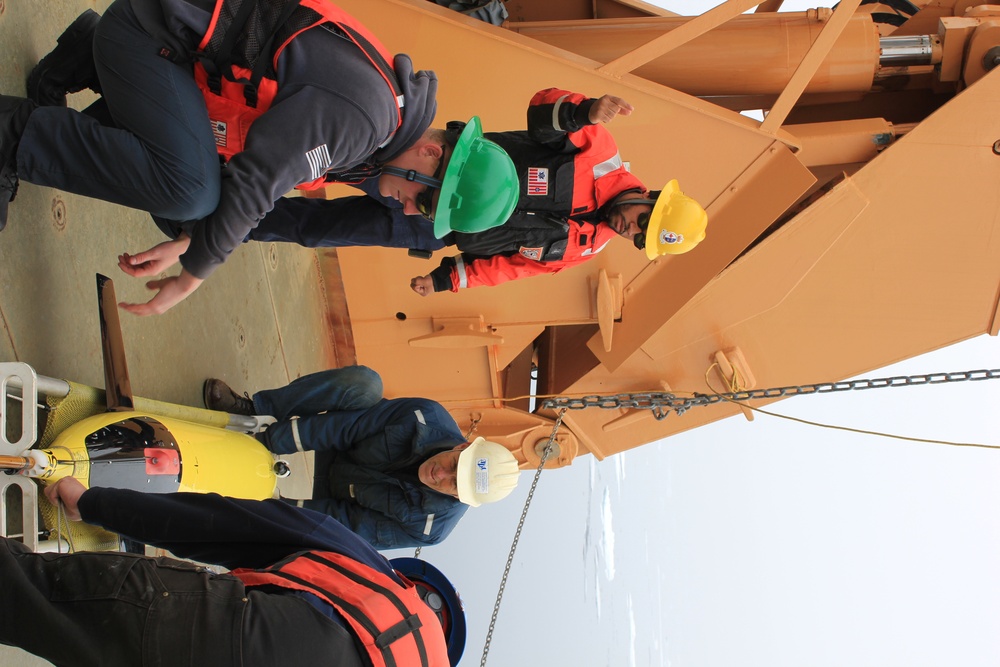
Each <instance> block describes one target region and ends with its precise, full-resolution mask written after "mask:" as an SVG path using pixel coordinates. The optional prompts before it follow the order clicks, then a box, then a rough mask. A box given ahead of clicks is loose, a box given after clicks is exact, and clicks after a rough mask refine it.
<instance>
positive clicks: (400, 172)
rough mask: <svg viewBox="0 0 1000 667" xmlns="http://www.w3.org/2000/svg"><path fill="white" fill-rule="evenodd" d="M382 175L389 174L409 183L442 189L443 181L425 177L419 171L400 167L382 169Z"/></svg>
mask: <svg viewBox="0 0 1000 667" xmlns="http://www.w3.org/2000/svg"><path fill="white" fill-rule="evenodd" d="M382 173H383V174H388V175H390V176H399V177H400V178H404V179H406V180H408V181H413V182H414V183H420V184H421V185H426V186H428V187H431V188H437V189H438V190H440V189H441V180H440V179H437V178H434V177H433V176H425V175H424V174H421V173H420V172H419V171H416V170H414V169H400V168H399V167H389V166H385V167H382Z"/></svg>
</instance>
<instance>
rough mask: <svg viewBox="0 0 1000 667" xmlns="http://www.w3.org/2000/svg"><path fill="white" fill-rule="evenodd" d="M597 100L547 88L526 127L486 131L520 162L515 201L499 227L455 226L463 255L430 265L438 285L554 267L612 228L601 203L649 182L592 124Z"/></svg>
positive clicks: (610, 234)
mask: <svg viewBox="0 0 1000 667" xmlns="http://www.w3.org/2000/svg"><path fill="white" fill-rule="evenodd" d="M595 102H596V100H593V99H590V98H587V97H585V96H584V95H580V94H578V93H570V92H567V91H564V90H558V89H556V88H549V89H547V90H543V91H541V92H539V93H536V94H535V96H534V97H533V98H532V99H531V104H530V106H529V108H528V131H527V132H493V133H487V134H486V135H485V136H486V138H487V139H490V140H491V141H495V142H496V143H497V144H499V145H500V146H501V147H502V148H503V149H504V150H505V151H507V153H508V155H510V157H511V159H512V160H513V161H514V165H515V166H516V167H517V172H518V176H519V180H520V188H521V191H520V197H519V199H518V203H517V208H516V209H515V210H514V213H513V214H512V215H511V217H510V218H509V219H508V221H507V222H506V223H504V224H502V225H499V226H498V227H494V228H492V229H488V230H486V231H484V232H478V233H475V234H463V233H457V232H456V233H453V238H454V242H455V245H456V246H458V249H459V250H461V251H462V255H459V256H457V257H449V258H446V259H445V260H443V261H442V263H441V266H440V267H438V268H437V269H435V270H434V271H432V272H431V276H432V278H433V280H434V289H435V291H443V290H451V291H458V290H459V289H462V288H467V287H479V286H486V285H498V284H500V283H503V282H506V281H508V280H516V279H518V278H526V277H529V276H535V275H540V274H543V273H558V272H559V271H562V270H563V269H566V268H568V267H571V266H576V265H577V264H580V263H582V262H584V261H586V260H588V259H590V258H591V257H593V256H594V255H596V254H597V253H598V252H600V251H601V250H603V249H604V247H605V246H606V245H607V244H608V242H609V241H610V240H611V239H612V238H614V237H615V236H617V234H616V233H615V231H614V230H613V229H612V228H611V227H610V226H608V225H607V224H606V222H605V221H604V214H605V212H606V211H605V210H604V208H605V207H606V206H607V205H608V204H609V203H611V202H612V201H613V200H614V199H615V198H616V197H617V196H618V195H620V194H622V193H623V192H628V191H638V192H642V191H645V190H646V186H645V185H643V183H642V182H641V181H640V180H639V179H638V178H636V177H635V176H634V175H632V174H631V173H630V172H629V171H628V170H627V169H626V168H625V165H624V163H623V162H622V159H621V156H620V155H619V153H618V146H617V144H615V141H614V138H613V137H612V136H611V133H610V132H608V130H607V129H605V128H604V126H603V125H591V124H590V121H589V119H588V115H589V113H590V108H591V107H592V106H593V104H594V103H595Z"/></svg>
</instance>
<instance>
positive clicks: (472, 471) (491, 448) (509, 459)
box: [456, 438, 521, 507]
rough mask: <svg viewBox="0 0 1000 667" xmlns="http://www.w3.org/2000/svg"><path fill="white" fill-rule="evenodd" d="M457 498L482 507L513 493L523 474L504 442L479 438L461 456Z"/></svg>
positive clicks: (467, 503) (459, 457)
mask: <svg viewBox="0 0 1000 667" xmlns="http://www.w3.org/2000/svg"><path fill="white" fill-rule="evenodd" d="M456 475H457V484H458V499H459V500H460V501H462V502H463V503H465V504H466V505H472V506H473V507H479V506H480V505H482V504H483V503H493V502H496V501H498V500H500V499H502V498H506V497H507V496H508V495H510V492H511V491H513V490H514V487H515V486H517V480H518V478H519V477H520V475H521V471H520V469H518V467H517V459H515V458H514V455H513V454H511V453H510V450H509V449H507V448H506V447H504V446H503V445H500V444H497V443H495V442H490V441H489V440H486V439H484V438H476V439H475V440H473V441H472V444H471V445H469V446H468V447H466V448H465V449H463V450H462V453H461V454H459V456H458V471H457V473H456Z"/></svg>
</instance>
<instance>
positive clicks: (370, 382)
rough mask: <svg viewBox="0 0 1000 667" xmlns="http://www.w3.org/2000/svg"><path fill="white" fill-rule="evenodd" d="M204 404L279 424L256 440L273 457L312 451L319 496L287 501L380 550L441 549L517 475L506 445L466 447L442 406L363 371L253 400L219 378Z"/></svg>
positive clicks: (341, 372) (324, 375) (314, 379)
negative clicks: (394, 392) (395, 393)
mask: <svg viewBox="0 0 1000 667" xmlns="http://www.w3.org/2000/svg"><path fill="white" fill-rule="evenodd" d="M204 398H205V405H206V407H208V408H209V409H211V410H219V411H222V412H229V413H233V414H247V415H254V414H256V415H271V416H273V417H275V418H276V419H277V420H278V421H277V422H276V423H274V424H272V425H271V426H269V427H268V429H267V431H265V432H264V433H262V434H260V435H258V439H259V440H260V441H261V442H263V443H264V445H265V446H266V447H267V448H268V449H269V450H271V451H272V452H274V453H276V454H291V453H293V452H296V451H307V450H311V451H315V452H316V455H315V456H316V458H315V474H314V478H313V489H312V499H310V500H299V501H292V500H289V502H294V503H295V504H297V505H299V506H301V507H306V508H308V509H312V510H317V511H320V512H323V513H324V514H327V515H329V516H332V517H333V518H335V519H337V520H338V521H340V522H341V523H343V524H344V525H346V526H347V527H348V528H350V529H351V530H353V531H354V532H355V533H357V534H358V535H360V536H361V537H362V538H364V539H365V540H367V541H368V542H369V543H370V544H371V545H372V546H374V547H375V548H377V549H395V548H399V547H416V546H423V545H429V544H437V543H439V542H441V541H442V540H443V539H444V538H446V537H447V536H448V534H449V533H451V531H452V529H453V528H454V527H455V525H456V524H457V523H458V521H459V519H461V518H462V516H463V515H464V514H465V511H466V510H467V509H468V508H469V507H478V506H479V505H483V504H486V503H492V502H496V501H498V500H501V499H503V498H505V497H507V496H508V495H509V494H510V492H511V491H513V490H514V487H516V486H517V482H518V477H519V475H520V470H519V468H518V463H517V459H515V458H514V455H513V454H512V453H511V452H510V451H509V450H508V449H507V448H506V447H504V446H503V445H500V444H498V443H495V442H490V441H488V440H485V439H483V438H476V439H475V440H473V441H472V442H468V441H467V440H466V438H465V436H464V435H463V434H462V431H461V430H460V429H459V428H458V424H456V423H455V420H454V419H452V417H451V415H450V414H448V411H447V410H445V409H444V408H443V407H442V406H441V405H440V404H438V403H436V402H434V401H431V400H429V399H426V398H395V399H386V398H383V397H382V378H381V377H379V375H378V373H376V372H375V371H373V370H371V369H370V368H367V367H365V366H348V367H345V368H337V369H334V370H329V371H321V372H319V373H313V374H311V375H306V376H303V377H301V378H299V379H297V380H295V381H294V382H292V383H291V384H289V385H287V386H285V387H280V388H278V389H270V390H264V391H259V392H257V393H255V394H254V395H253V397H250V396H248V395H243V396H241V395H239V394H238V393H236V392H235V391H233V390H232V389H231V388H230V387H229V386H228V385H227V384H226V383H225V382H223V381H222V380H218V379H214V378H213V379H209V380H206V381H205V386H204Z"/></svg>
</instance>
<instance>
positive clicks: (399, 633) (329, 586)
mask: <svg viewBox="0 0 1000 667" xmlns="http://www.w3.org/2000/svg"><path fill="white" fill-rule="evenodd" d="M231 574H233V575H234V576H236V577H238V578H239V579H240V580H241V581H242V582H243V583H244V584H245V585H247V586H261V585H265V584H267V585H273V586H280V587H282V588H291V589H295V590H299V591H305V592H307V593H312V594H313V595H316V596H317V597H319V598H320V599H322V600H325V601H326V602H329V603H330V604H331V605H333V607H334V608H336V609H337V611H339V612H340V614H341V615H342V616H343V617H344V619H345V620H346V621H347V623H348V624H349V625H350V626H351V628H352V629H353V630H354V633H355V635H357V637H358V639H359V640H360V641H361V643H362V645H364V647H365V650H367V651H368V657H369V658H370V659H371V661H372V664H373V665H375V667H418V666H419V667H448V665H449V664H450V663H449V661H448V647H447V645H446V644H445V640H444V630H442V628H441V622H440V621H439V620H438V618H437V616H435V615H434V612H433V611H431V608H430V607H428V606H427V605H426V604H424V602H423V601H422V600H421V599H420V596H419V594H418V593H417V588H416V586H414V584H413V583H412V582H410V581H409V580H408V579H406V578H404V577H402V576H400V578H401V579H403V581H404V582H405V586H400V585H399V584H398V583H396V582H395V581H394V580H393V579H392V578H390V577H389V576H388V575H386V574H383V573H382V572H379V571H377V570H375V569H373V568H371V567H369V566H367V565H365V564H364V563H359V562H358V561H356V560H354V559H352V558H348V557H347V556H343V555H341V554H338V553H333V552H327V551H305V552H302V553H300V554H297V555H295V556H292V557H291V558H289V559H286V560H284V561H282V562H280V563H276V564H275V565H272V566H271V567H269V568H266V569H264V570H249V569H238V570H233V571H232V573H231Z"/></svg>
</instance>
